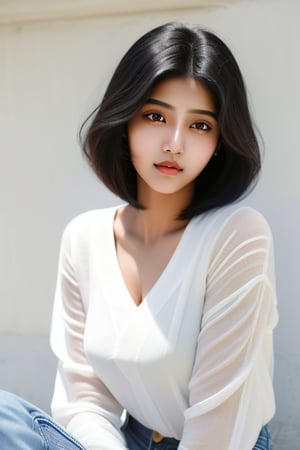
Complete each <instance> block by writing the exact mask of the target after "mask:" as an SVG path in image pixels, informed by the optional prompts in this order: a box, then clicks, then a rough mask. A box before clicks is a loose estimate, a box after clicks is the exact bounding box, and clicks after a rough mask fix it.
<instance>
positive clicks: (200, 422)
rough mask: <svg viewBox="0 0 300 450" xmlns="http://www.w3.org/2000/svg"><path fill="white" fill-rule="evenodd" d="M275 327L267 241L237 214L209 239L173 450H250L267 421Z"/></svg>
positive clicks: (259, 221) (251, 218)
mask: <svg viewBox="0 0 300 450" xmlns="http://www.w3.org/2000/svg"><path fill="white" fill-rule="evenodd" d="M276 322H277V310H276V298H275V286H274V273H273V252H272V237H271V233H270V230H269V227H268V225H267V223H266V222H265V220H264V219H263V217H262V216H261V215H260V214H259V213H257V212H256V211H254V210H252V209H250V208H249V209H246V208H245V209H242V210H241V211H239V212H238V213H236V214H234V215H233V216H232V217H230V219H229V220H228V222H227V224H226V225H225V226H224V227H223V228H222V232H221V233H220V235H219V236H217V237H216V242H215V245H214V251H213V255H212V258H211V261H210V265H209V271H208V274H207V280H206V295H205V303H204V310H203V315H202V324H201V332H200V334H199V337H198V343H197V352H196V356H195V363H194V368H193V373H192V377H191V380H190V383H189V408H187V409H186V410H185V425H184V432H183V436H182V439H181V443H180V446H179V449H180V450H241V449H243V450H251V449H252V448H253V446H254V444H255V442H256V439H257V437H258V434H259V431H260V429H261V427H262V426H263V425H264V424H265V422H266V421H268V420H269V418H270V417H271V416H272V414H273V413H274V404H273V403H272V402H270V398H273V397H272V392H271V391H272V356H270V355H272V330H273V328H274V326H275V324H276ZM265 400H266V401H265ZM247 424H248V426H247ZM249 424H251V427H249Z"/></svg>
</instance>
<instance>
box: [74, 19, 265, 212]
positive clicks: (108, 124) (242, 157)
mask: <svg viewBox="0 0 300 450" xmlns="http://www.w3.org/2000/svg"><path fill="white" fill-rule="evenodd" d="M170 77H192V78H194V79H196V80H199V81H200V82H202V83H204V85H205V86H206V87H207V88H208V89H209V90H210V92H211V93H212V95H213V97H214V100H215V103H216V107H217V116H218V125H219V130H220V137H219V142H218V146H217V156H216V157H213V158H211V160H210V161H209V163H208V164H207V166H206V167H205V169H204V170H203V171H202V172H201V173H200V175H199V176H198V177H197V178H196V180H195V190H194V196H193V199H192V202H191V204H190V205H189V206H188V207H187V208H186V209H185V210H183V211H182V212H181V215H180V218H181V219H188V218H191V217H193V216H195V215H197V214H200V213H202V212H204V211H208V210H210V209H212V208H215V207H219V206H223V205H226V204H228V203H231V202H233V201H235V200H237V199H238V198H240V197H241V196H242V195H243V194H245V193H247V192H249V190H250V188H251V187H253V186H254V184H255V183H254V182H255V180H256V179H257V175H258V173H259V170H260V166H261V162H260V152H259V145H258V141H257V138H256V135H255V132H254V128H253V124H252V121H251V117H250V113H249V107H248V101H247V94H246V89H245V85H244V81H243V77H242V74H241V72H240V69H239V67H238V64H237V62H236V60H235V58H234V56H233V55H232V53H231V51H230V50H229V49H228V47H227V46H226V45H225V44H224V43H223V42H222V41H221V40H220V39H219V38H218V37H217V36H216V35H214V34H213V33H211V32H209V31H205V30H203V29H201V28H199V27H196V26H190V25H186V24H183V23H178V22H171V23H167V24H164V25H160V26H158V27H156V28H154V29H152V30H151V31H149V32H147V33H146V34H144V35H143V36H142V37H141V38H140V39H138V40H137V41H136V43H135V44H133V45H132V47H131V48H130V49H129V50H128V51H127V53H126V54H125V55H124V57H123V58H122V60H121V61H120V63H119V65H118V66H117V68H116V70H115V72H114V74H113V76H112V79H111V81H110V83H109V85H108V87H107V90H106V92H105V94H104V97H103V100H102V102H101V104H100V105H99V107H98V108H97V109H96V110H95V111H94V112H93V113H92V114H91V115H90V116H89V117H88V119H87V120H86V121H85V122H84V124H83V125H82V127H81V130H80V136H81V143H82V147H83V152H84V154H85V155H86V156H87V158H88V160H89V163H90V165H91V166H92V168H93V170H94V171H95V173H96V174H97V176H98V177H99V178H100V179H101V180H102V182H103V183H104V184H105V185H106V186H107V187H108V188H109V189H110V190H111V191H112V192H113V193H115V194H116V195H117V196H119V197H120V198H121V199H123V200H125V201H126V202H128V203H129V204H131V205H132V206H134V207H135V208H143V206H142V205H140V204H139V203H138V201H137V181H136V180H137V176H136V171H135V169H134V167H133V165H132V163H131V159H130V151H129V146H128V140H127V125H128V121H129V120H130V119H132V118H133V117H134V116H135V114H136V113H137V112H138V111H139V110H140V108H141V107H142V106H143V105H144V104H145V102H146V100H147V99H148V98H149V95H150V92H151V91H152V89H153V87H154V85H155V84H156V83H158V82H159V81H162V80H164V79H166V78H170ZM90 120H91V122H90ZM89 122H90V125H89V126H88V129H87V131H86V133H85V135H84V136H83V130H84V129H85V127H86V125H87V124H88V123H89Z"/></svg>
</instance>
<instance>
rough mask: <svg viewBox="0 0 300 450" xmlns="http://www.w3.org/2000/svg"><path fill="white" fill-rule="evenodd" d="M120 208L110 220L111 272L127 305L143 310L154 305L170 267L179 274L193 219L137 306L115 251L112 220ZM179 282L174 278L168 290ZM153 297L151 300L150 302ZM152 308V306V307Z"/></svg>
mask: <svg viewBox="0 0 300 450" xmlns="http://www.w3.org/2000/svg"><path fill="white" fill-rule="evenodd" d="M119 208H120V206H117V207H115V208H113V214H112V217H111V220H110V224H109V225H110V234H109V237H110V243H109V244H110V246H111V251H110V254H111V255H112V260H111V264H112V266H111V270H113V271H114V273H115V275H116V277H118V280H117V283H116V284H117V285H118V286H119V287H121V289H122V291H123V293H124V294H125V297H126V298H127V301H128V302H129V304H130V305H131V306H132V307H133V308H134V309H143V308H144V306H145V304H148V303H149V302H151V303H154V302H155V298H156V297H159V295H156V293H158V292H159V290H160V288H161V286H162V285H163V284H164V282H165V281H166V280H167V278H168V276H169V273H171V272H172V267H173V266H174V265H175V266H176V268H178V273H181V272H180V266H181V265H184V261H183V260H184V258H181V254H182V251H183V249H184V247H185V242H186V241H187V239H188V234H189V229H190V228H191V226H192V222H193V219H191V220H190V221H189V222H188V224H187V225H186V227H185V229H184V230H183V232H182V235H181V236H180V239H179V241H178V243H177V245H176V247H175V249H174V251H173V252H172V254H171V257H170V258H169V260H168V262H167V264H166V266H165V267H164V269H163V271H162V272H161V273H160V275H159V276H158V278H157V279H156V280H155V282H154V284H153V285H152V286H151V288H150V289H149V290H148V292H147V293H146V294H145V296H144V297H143V299H142V301H141V302H140V303H139V304H137V303H136V302H135V301H134V299H133V297H132V295H131V293H130V292H129V289H128V287H127V285H126V282H125V279H124V277H123V274H122V271H121V267H120V263H119V258H118V254H117V249H116V243H115V233H114V220H115V217H116V215H117V213H118V209H119ZM179 281H180V277H176V280H174V279H173V280H172V283H171V284H170V290H173V289H174V287H175V286H176V285H177V284H178V283H179ZM152 297H153V300H151V299H152ZM153 306H154V305H153Z"/></svg>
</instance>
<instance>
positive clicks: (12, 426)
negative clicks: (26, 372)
mask: <svg viewBox="0 0 300 450" xmlns="http://www.w3.org/2000/svg"><path fill="white" fill-rule="evenodd" d="M0 448H1V449H3V450H58V449H60V450H85V448H84V447H83V446H82V445H81V444H80V443H79V442H78V441H76V439H74V438H73V437H72V436H70V435H69V434H68V433H67V432H66V431H65V430H64V429H63V428H62V427H61V426H59V425H58V424H57V423H56V422H55V421H54V420H53V419H51V417H49V416H48V415H47V414H45V413H44V412H43V411H41V410H40V409H38V408H36V407H35V406H33V405H31V404H30V403H28V402H26V401H25V400H23V399H21V398H20V397H17V396H16V395H14V394H11V393H9V392H5V391H0Z"/></svg>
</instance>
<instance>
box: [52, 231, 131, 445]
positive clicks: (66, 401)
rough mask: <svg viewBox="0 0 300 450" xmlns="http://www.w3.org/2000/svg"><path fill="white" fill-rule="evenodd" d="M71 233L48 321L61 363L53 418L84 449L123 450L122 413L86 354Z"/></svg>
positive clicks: (64, 244) (65, 238) (64, 242)
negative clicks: (51, 314) (50, 316)
mask: <svg viewBox="0 0 300 450" xmlns="http://www.w3.org/2000/svg"><path fill="white" fill-rule="evenodd" d="M73 228H74V225H73V223H72V222H71V224H70V225H69V226H68V227H67V228H66V230H65V233H64V235H63V239H62V244H61V251H60V258H59V268H58V280H57V286H56V295H55V302H54V310H53V318H52V327H51V346H52V349H53V351H54V353H55V355H56V356H57V358H58V360H59V363H58V371H57V377H56V383H55V389H54V396H53V401H52V405H51V408H52V414H53V417H54V419H56V420H57V421H58V422H59V423H61V424H62V425H63V426H65V427H66V429H67V430H68V432H69V433H71V434H72V435H73V436H74V437H75V438H77V439H78V440H79V441H80V442H81V443H82V444H83V445H84V446H85V447H86V448H87V449H88V450H110V449H116V448H118V449H120V450H121V449H126V445H125V442H124V438H123V435H122V433H121V432H120V415H121V412H122V408H121V406H120V405H119V403H118V402H117V401H116V400H115V398H114V397H113V395H112V394H111V393H110V391H109V390H108V389H107V388H106V386H105V385H104V384H103V383H102V382H101V380H100V379H99V378H98V377H97V376H96V375H95V373H94V371H93V368H92V367H91V365H90V364H89V362H88V360H87V358H86V355H85V350H84V332H85V311H84V307H83V303H82V298H81V293H80V288H79V285H78V282H77V279H76V275H75V269H74V259H76V258H78V257H80V254H78V251H77V247H78V242H77V241H76V239H77V237H76V236H74V233H73V232H72V230H73ZM83 257H84V256H83Z"/></svg>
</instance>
